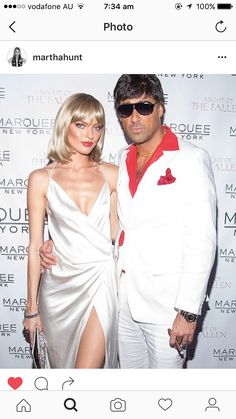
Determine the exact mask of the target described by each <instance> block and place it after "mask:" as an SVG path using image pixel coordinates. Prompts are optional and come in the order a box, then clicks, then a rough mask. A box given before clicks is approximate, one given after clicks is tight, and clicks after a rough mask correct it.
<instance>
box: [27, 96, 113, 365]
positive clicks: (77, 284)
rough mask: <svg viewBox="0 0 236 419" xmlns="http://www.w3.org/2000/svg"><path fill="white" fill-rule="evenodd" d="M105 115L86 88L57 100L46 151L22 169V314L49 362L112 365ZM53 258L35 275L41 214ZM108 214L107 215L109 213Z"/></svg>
mask: <svg viewBox="0 0 236 419" xmlns="http://www.w3.org/2000/svg"><path fill="white" fill-rule="evenodd" d="M104 133H105V116H104V109H103V107H102V105H101V103H100V102H99V101H98V100H97V99H95V98H94V97H93V96H90V95H88V94H84V93H78V94H74V95H72V96H70V97H69V98H68V99H67V100H66V101H65V102H64V104H63V105H62V106H61V108H60V110H59V112H58V114H57V117H56V121H55V127H54V132H53V135H52V140H51V142H50V146H49V154H48V157H49V159H50V160H52V161H53V163H51V164H49V165H48V166H46V167H45V168H43V169H39V170H35V171H34V172H32V173H31V174H30V176H29V186H28V210H29V225H30V243H29V259H28V300H27V309H26V314H25V320H24V327H25V329H27V330H29V334H30V339H31V342H32V340H33V334H34V331H35V329H36V328H37V329H38V330H39V331H41V330H43V332H44V334H45V337H46V340H47V344H48V352H49V360H50V365H51V367H52V368H103V367H105V368H116V367H117V291H116V280H115V267H114V260H113V253H112V241H111V228H110V227H111V223H112V227H113V230H115V229H116V225H115V224H116V222H115V220H116V216H115V213H114V211H115V210H113V207H115V205H114V202H115V199H114V198H115V194H116V181H117V167H116V166H115V165H112V164H109V163H103V162H101V149H102V145H103V140H104ZM45 213H47V218H48V229H49V233H50V237H51V238H52V240H53V254H54V256H55V257H56V261H57V263H56V264H55V265H54V266H53V267H52V268H51V269H50V270H46V271H45V272H44V273H43V274H42V277H41V279H40V257H39V248H40V246H41V245H42V244H43V240H44V218H45ZM113 215H114V216H113Z"/></svg>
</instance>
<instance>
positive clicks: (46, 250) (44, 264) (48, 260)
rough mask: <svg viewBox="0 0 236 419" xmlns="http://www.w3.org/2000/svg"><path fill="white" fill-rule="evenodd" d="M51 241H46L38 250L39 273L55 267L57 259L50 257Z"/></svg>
mask: <svg viewBox="0 0 236 419" xmlns="http://www.w3.org/2000/svg"><path fill="white" fill-rule="evenodd" d="M52 248H53V241H52V240H47V241H46V242H44V243H43V245H42V246H41V247H40V248H39V256H40V259H41V271H42V272H44V270H45V269H50V268H51V267H52V266H53V265H56V263H57V258H56V256H53V255H52Z"/></svg>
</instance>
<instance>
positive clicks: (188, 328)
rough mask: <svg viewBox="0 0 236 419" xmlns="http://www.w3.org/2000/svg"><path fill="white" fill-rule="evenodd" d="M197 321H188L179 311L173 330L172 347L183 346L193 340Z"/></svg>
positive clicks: (171, 335)
mask: <svg viewBox="0 0 236 419" xmlns="http://www.w3.org/2000/svg"><path fill="white" fill-rule="evenodd" d="M196 325H197V321H195V322H192V323H190V322H187V320H185V319H184V318H183V317H182V316H181V315H180V314H179V313H178V314H177V315H176V318H175V320H174V323H173V326H172V329H171V332H170V346H171V347H172V348H174V347H176V346H179V345H181V346H182V347H183V348H186V346H187V345H188V344H189V343H191V342H192V340H193V335H194V332H195V329H196Z"/></svg>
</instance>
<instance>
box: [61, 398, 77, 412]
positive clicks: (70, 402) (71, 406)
mask: <svg viewBox="0 0 236 419" xmlns="http://www.w3.org/2000/svg"><path fill="white" fill-rule="evenodd" d="M64 407H65V408H66V409H67V410H75V411H76V412H78V409H76V401H75V399H72V398H71V397H69V398H68V399H65V401H64Z"/></svg>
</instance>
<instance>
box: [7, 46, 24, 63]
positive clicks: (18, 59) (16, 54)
mask: <svg viewBox="0 0 236 419" xmlns="http://www.w3.org/2000/svg"><path fill="white" fill-rule="evenodd" d="M8 62H9V63H10V64H11V65H12V67H22V65H23V64H24V63H25V62H26V59H25V58H24V53H22V52H21V49H20V48H19V47H15V48H14V50H13V55H12V56H11V57H10V58H9V59H8Z"/></svg>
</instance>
